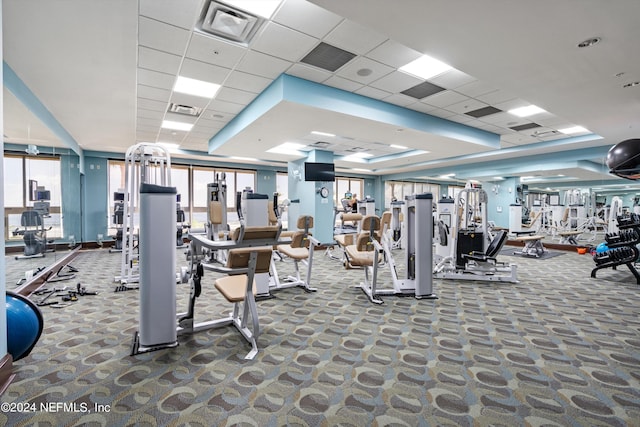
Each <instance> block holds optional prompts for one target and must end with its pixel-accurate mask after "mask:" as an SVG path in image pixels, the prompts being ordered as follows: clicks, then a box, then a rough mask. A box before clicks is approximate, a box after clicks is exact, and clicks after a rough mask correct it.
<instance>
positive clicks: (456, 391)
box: [0, 250, 640, 426]
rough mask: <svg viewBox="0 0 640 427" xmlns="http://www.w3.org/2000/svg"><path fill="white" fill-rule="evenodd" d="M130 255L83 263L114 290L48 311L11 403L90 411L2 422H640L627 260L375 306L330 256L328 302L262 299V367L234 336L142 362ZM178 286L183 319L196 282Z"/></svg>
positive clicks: (207, 301)
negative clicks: (616, 265) (125, 263)
mask: <svg viewBox="0 0 640 427" xmlns="http://www.w3.org/2000/svg"><path fill="white" fill-rule="evenodd" d="M119 256H120V255H119V254H110V253H108V252H107V251H106V250H98V251H86V252H83V253H81V254H80V255H79V256H78V257H77V258H76V259H75V260H74V262H73V265H74V266H75V267H77V268H78V269H79V270H80V272H79V273H78V277H77V281H80V282H81V283H82V284H83V285H84V286H86V287H87V288H88V289H89V290H95V291H99V292H100V294H99V295H97V296H86V297H81V298H80V300H79V301H77V302H75V303H72V305H70V306H68V307H65V308H58V309H56V308H53V307H43V313H44V316H45V320H46V328H45V331H44V334H43V337H42V338H41V340H40V341H39V343H38V345H37V346H36V347H35V349H34V350H33V352H32V353H31V355H30V356H28V357H27V358H24V359H22V360H20V361H18V362H16V363H15V372H16V374H17V377H16V379H15V380H14V382H13V383H12V384H11V386H10V387H9V388H8V390H7V391H6V392H5V394H4V395H3V396H2V397H1V399H0V400H1V401H2V402H15V403H29V404H34V403H35V404H37V405H40V403H41V402H42V403H51V402H54V403H64V404H67V405H68V404H75V405H76V410H77V412H72V411H70V409H73V408H71V407H67V408H63V409H62V410H59V411H58V412H53V411H49V412H47V411H36V412H35V413H25V412H23V413H0V424H2V425H10V426H27V425H29V426H31V425H37V426H80V425H83V426H84V425H89V426H94V425H95V426H134V425H135V426H164V425H169V426H214V425H215V426H285V425H289V426H525V425H526V426H640V319H639V317H638V314H639V313H640V286H638V285H636V284H635V283H634V281H633V277H632V275H631V273H630V272H628V271H626V269H625V268H620V269H619V270H617V271H614V270H603V271H599V272H598V279H591V278H590V277H589V273H590V271H591V269H592V268H593V266H594V264H593V261H592V260H591V257H590V256H588V255H578V254H576V253H565V254H563V255H562V256H557V257H554V258H550V259H546V260H536V259H527V258H513V257H509V258H507V259H505V261H509V262H515V263H517V264H518V278H519V280H520V282H519V283H517V284H508V283H496V282H474V281H470V282H456V281H441V280H438V281H436V282H435V285H434V292H435V293H436V294H437V295H438V297H439V299H437V300H420V301H418V300H415V299H413V298H406V297H405V298H402V297H385V298H384V300H385V304H383V305H381V306H376V305H373V304H371V303H370V302H369V301H368V299H367V298H366V297H365V296H364V294H363V293H362V292H361V291H360V290H358V289H354V288H353V287H351V286H352V285H354V284H357V283H359V282H360V281H361V278H362V276H363V272H362V271H358V270H344V269H343V268H342V266H341V265H340V263H339V262H338V261H335V260H331V259H329V258H328V257H326V256H323V254H322V252H319V253H316V258H315V260H314V264H315V265H314V272H313V285H315V286H317V287H318V289H319V291H318V292H316V293H313V294H311V293H305V292H304V291H303V290H302V289H300V288H291V289H286V290H281V291H278V293H277V294H276V298H273V299H268V300H265V301H261V302H259V303H258V309H259V315H260V321H261V326H262V334H261V335H260V338H259V346H260V353H259V354H258V356H257V357H256V359H255V360H253V361H245V360H243V359H242V357H243V356H244V355H245V354H246V352H247V351H248V350H249V348H248V345H247V344H246V343H245V341H244V340H242V339H241V337H240V336H239V334H238V333H237V331H236V330H235V329H232V328H221V329H214V330H208V331H203V332H200V333H197V334H194V335H191V336H187V337H181V338H180V345H179V346H178V347H176V348H173V349H167V350H161V351H158V352H153V353H147V354H143V355H138V356H135V357H131V356H129V352H130V345H131V339H132V335H133V333H134V331H135V330H136V329H137V312H138V299H137V298H138V292H137V291H127V292H118V293H114V292H113V289H114V283H113V277H114V276H115V275H116V274H117V273H118V271H117V270H118V265H119ZM178 261H179V263H180V265H186V262H185V260H184V255H183V254H182V252H180V255H179V258H178ZM7 262H8V263H9V262H10V261H7ZM278 266H279V268H280V275H281V276H283V275H285V274H286V273H287V272H288V271H291V267H290V265H289V264H284V263H278ZM215 277H216V274H214V273H209V272H206V273H205V277H204V280H203V285H204V292H203V295H202V297H201V298H200V299H199V300H198V306H197V311H196V317H197V319H196V320H207V319H209V318H216V317H220V316H221V315H223V314H225V313H226V312H227V311H228V305H227V304H226V302H225V303H223V299H222V298H221V297H220V296H219V295H218V294H217V293H216V292H215V290H214V288H213V286H212V282H213V280H214V278H215ZM383 279H384V278H383ZM69 285H70V286H73V285H75V282H74V283H69ZM11 286H12V285H11V284H10V283H9V282H8V283H7V288H8V289H11ZM178 286H179V287H178V295H179V299H178V306H179V307H178V310H179V311H181V310H184V306H185V304H186V299H187V295H188V292H189V289H188V285H178ZM96 405H103V406H101V407H100V408H101V409H102V410H101V411H99V410H96ZM85 408H86V409H87V411H86V412H84V409H85Z"/></svg>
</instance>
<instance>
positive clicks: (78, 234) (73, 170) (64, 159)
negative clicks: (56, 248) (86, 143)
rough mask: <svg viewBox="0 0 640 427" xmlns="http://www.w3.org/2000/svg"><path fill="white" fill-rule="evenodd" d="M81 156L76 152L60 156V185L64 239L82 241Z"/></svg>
mask: <svg viewBox="0 0 640 427" xmlns="http://www.w3.org/2000/svg"><path fill="white" fill-rule="evenodd" d="M79 162H80V158H79V156H77V155H76V154H69V155H62V156H60V181H61V183H60V186H61V188H62V192H61V193H62V195H61V196H62V226H63V231H62V239H63V240H65V241H70V240H71V236H73V239H75V241H76V242H80V241H82V215H81V214H82V209H81V205H80V203H81V198H80V197H79V195H80V194H81V189H80V168H79Z"/></svg>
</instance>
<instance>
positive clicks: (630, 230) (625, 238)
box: [591, 213, 640, 285]
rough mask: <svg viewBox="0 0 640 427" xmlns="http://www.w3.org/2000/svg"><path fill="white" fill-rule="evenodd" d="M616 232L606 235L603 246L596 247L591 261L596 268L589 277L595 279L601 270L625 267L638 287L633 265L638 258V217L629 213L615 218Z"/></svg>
mask: <svg viewBox="0 0 640 427" xmlns="http://www.w3.org/2000/svg"><path fill="white" fill-rule="evenodd" d="M617 221H618V229H619V231H618V232H615V233H607V234H606V235H605V241H606V243H605V244H601V245H598V247H597V248H596V253H595V254H594V255H593V261H594V262H595V263H596V267H595V268H594V269H593V270H591V277H594V278H595V277H596V272H597V271H598V270H601V269H603V268H613V269H615V268H616V267H618V266H619V265H626V266H627V268H629V271H631V273H632V274H633V276H634V277H635V278H636V283H637V284H639V285H640V273H638V270H636V268H635V266H634V264H635V262H636V261H638V258H640V250H639V249H638V247H637V245H638V243H640V215H638V214H635V213H631V214H628V215H621V216H618V217H617Z"/></svg>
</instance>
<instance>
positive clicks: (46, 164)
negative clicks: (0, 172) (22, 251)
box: [3, 155, 63, 240]
mask: <svg viewBox="0 0 640 427" xmlns="http://www.w3.org/2000/svg"><path fill="white" fill-rule="evenodd" d="M3 162H4V168H5V176H6V177H11V178H12V179H5V180H4V183H3V184H4V197H5V200H4V203H5V218H6V219H7V220H6V224H5V230H4V232H5V233H4V234H5V240H21V239H22V236H21V235H19V234H16V235H15V236H14V235H13V233H12V232H9V230H11V231H13V230H16V229H20V228H22V226H21V225H20V218H21V216H22V212H24V211H25V210H29V209H33V207H34V200H32V197H31V196H32V195H31V192H30V191H31V190H35V189H36V188H37V189H40V190H45V191H48V195H49V200H41V202H42V203H47V204H48V209H47V211H48V212H46V211H41V212H42V214H43V222H44V227H45V228H50V229H49V230H48V231H47V238H49V239H58V238H62V237H63V229H62V215H61V213H60V212H61V209H60V208H61V205H62V197H61V194H62V193H61V174H60V159H59V158H57V157H45V156H43V157H38V158H36V157H28V156H20V155H15V156H12V155H5V156H4V159H3ZM34 186H36V187H34Z"/></svg>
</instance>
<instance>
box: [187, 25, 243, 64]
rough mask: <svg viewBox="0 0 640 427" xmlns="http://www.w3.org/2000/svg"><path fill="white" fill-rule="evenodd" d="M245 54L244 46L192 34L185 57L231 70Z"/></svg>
mask: <svg viewBox="0 0 640 427" xmlns="http://www.w3.org/2000/svg"><path fill="white" fill-rule="evenodd" d="M246 52H247V48H246V47H244V46H240V45H238V44H234V43H228V42H226V41H224V40H221V39H217V38H214V37H208V36H205V35H204V34H200V33H196V32H194V33H193V35H192V36H191V41H190V42H189V46H188V47H187V52H186V54H185V57H187V58H191V59H195V60H197V61H201V62H206V63H207V64H214V65H217V66H219V67H224V68H233V67H235V66H236V64H237V63H238V62H239V61H240V59H241V58H242V56H243V55H244V54H245V53H246Z"/></svg>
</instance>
